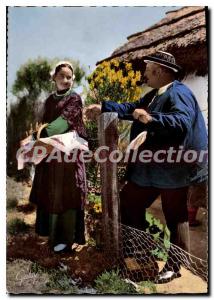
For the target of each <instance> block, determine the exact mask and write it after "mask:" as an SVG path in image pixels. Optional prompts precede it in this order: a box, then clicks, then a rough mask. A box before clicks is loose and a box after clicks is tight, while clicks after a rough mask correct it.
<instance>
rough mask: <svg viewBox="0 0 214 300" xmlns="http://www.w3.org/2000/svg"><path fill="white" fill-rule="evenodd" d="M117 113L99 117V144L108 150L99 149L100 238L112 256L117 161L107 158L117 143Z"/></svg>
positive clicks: (114, 254)
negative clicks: (101, 160)
mask: <svg viewBox="0 0 214 300" xmlns="http://www.w3.org/2000/svg"><path fill="white" fill-rule="evenodd" d="M117 123H118V114H117V113H108V112H107V113H103V114H101V116H100V118H99V126H98V136H99V146H106V147H108V150H106V149H103V150H101V151H100V155H99V157H100V158H101V159H103V160H104V159H106V161H105V162H100V176H101V198H102V240H103V246H104V250H105V251H106V253H108V255H109V254H111V255H112V258H113V257H114V258H118V255H119V193H118V181H117V163H116V162H111V161H110V160H109V159H108V158H109V155H110V153H111V152H112V151H114V150H117V145H118V130H117Z"/></svg>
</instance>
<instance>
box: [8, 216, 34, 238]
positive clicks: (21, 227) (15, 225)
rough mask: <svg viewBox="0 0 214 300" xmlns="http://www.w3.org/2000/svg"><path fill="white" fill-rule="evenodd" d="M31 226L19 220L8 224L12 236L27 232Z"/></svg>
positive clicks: (16, 219) (13, 220)
mask: <svg viewBox="0 0 214 300" xmlns="http://www.w3.org/2000/svg"><path fill="white" fill-rule="evenodd" d="M29 227H30V226H29V225H27V224H26V223H25V222H24V220H21V219H19V218H15V219H12V220H10V221H9V222H8V224H7V232H8V233H10V234H17V233H20V232H26V231H27V230H28V229H29Z"/></svg>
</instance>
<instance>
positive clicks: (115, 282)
mask: <svg viewBox="0 0 214 300" xmlns="http://www.w3.org/2000/svg"><path fill="white" fill-rule="evenodd" d="M95 289H97V290H98V292H99V293H101V294H136V290H135V288H134V286H133V285H132V284H130V283H126V282H125V281H124V280H123V279H122V278H121V277H120V275H119V271H118V270H117V271H111V272H104V273H102V274H101V275H100V276H99V277H98V278H97V279H96V280H95Z"/></svg>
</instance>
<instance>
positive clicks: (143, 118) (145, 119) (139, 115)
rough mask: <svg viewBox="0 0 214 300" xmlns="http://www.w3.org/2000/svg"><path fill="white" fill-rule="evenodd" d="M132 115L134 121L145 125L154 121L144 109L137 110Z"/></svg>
mask: <svg viewBox="0 0 214 300" xmlns="http://www.w3.org/2000/svg"><path fill="white" fill-rule="evenodd" d="M132 115H133V118H134V119H136V120H139V121H140V122H142V123H144V124H147V123H149V122H151V121H152V116H150V114H149V113H147V111H145V110H144V109H142V108H137V109H135V110H134V112H133V114H132Z"/></svg>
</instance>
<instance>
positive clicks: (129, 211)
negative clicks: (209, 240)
mask: <svg viewBox="0 0 214 300" xmlns="http://www.w3.org/2000/svg"><path fill="white" fill-rule="evenodd" d="M187 192H188V187H182V188H173V189H165V188H164V189H160V188H155V187H140V186H138V185H136V184H135V183H132V182H130V181H129V182H128V183H127V184H126V185H125V186H124V188H123V189H122V191H121V192H120V209H121V223H122V224H125V225H128V226H130V227H133V228H137V229H140V230H145V229H146V220H145V213H146V208H148V207H149V206H150V205H151V204H152V203H153V202H154V201H155V200H156V199H157V197H158V196H159V195H161V201H162V209H163V213H164V216H165V219H166V224H167V227H168V229H169V231H170V242H171V243H173V244H175V245H177V246H179V247H181V248H182V249H183V250H185V251H187V252H189V226H188V210H187ZM166 268H168V269H172V270H173V271H178V270H179V269H180V263H179V261H178V257H177V256H176V255H175V254H174V253H170V251H169V256H168V261H167V264H166Z"/></svg>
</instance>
